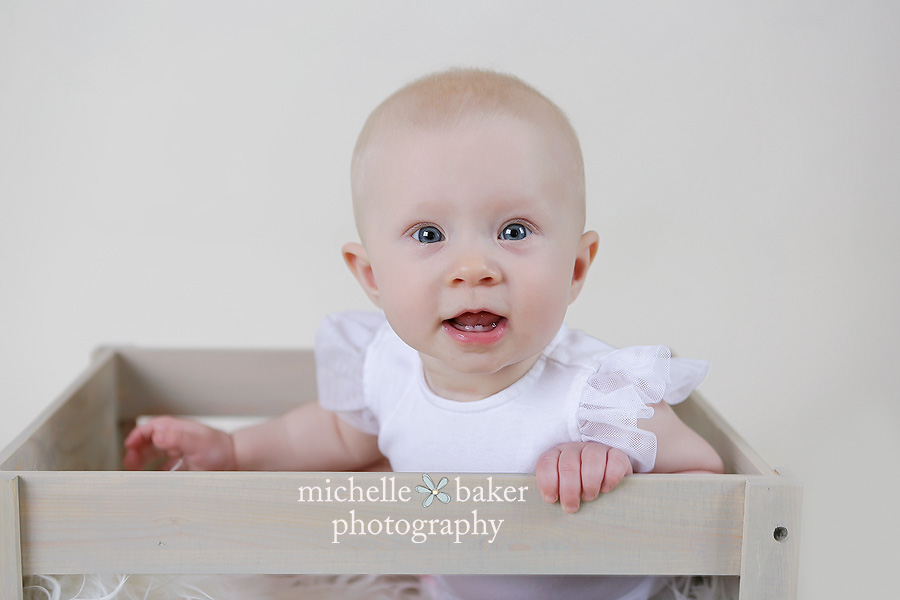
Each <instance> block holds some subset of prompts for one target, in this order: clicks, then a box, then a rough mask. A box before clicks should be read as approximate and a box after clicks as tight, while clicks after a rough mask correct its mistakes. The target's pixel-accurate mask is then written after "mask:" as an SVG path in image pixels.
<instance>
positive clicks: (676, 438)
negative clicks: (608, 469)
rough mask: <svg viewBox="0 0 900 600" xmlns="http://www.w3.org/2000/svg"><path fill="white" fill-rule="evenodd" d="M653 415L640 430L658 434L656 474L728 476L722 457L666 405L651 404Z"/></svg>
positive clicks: (660, 403)
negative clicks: (724, 474)
mask: <svg viewBox="0 0 900 600" xmlns="http://www.w3.org/2000/svg"><path fill="white" fill-rule="evenodd" d="M649 406H650V407H651V408H653V416H652V417H650V418H649V419H638V427H639V428H640V429H644V430H646V431H650V432H652V433H654V434H655V435H656V464H655V465H654V467H653V471H652V472H653V473H724V472H725V465H724V463H723V462H722V458H721V457H720V456H719V454H718V453H717V452H716V451H715V450H714V449H713V447H712V446H710V445H709V443H708V442H707V441H706V440H704V439H703V438H702V437H700V434H698V433H697V432H696V431H694V430H693V429H691V428H690V427H688V426H687V425H685V424H684V421H682V420H681V419H679V418H678V415H676V414H675V411H674V410H672V407H671V406H669V404H668V403H666V402H659V403H657V404H650V405H649Z"/></svg>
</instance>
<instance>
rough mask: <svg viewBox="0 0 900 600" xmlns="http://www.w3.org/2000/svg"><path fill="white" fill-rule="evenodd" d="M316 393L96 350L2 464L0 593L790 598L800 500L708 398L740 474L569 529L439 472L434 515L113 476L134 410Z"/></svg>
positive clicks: (252, 376) (574, 522) (243, 365)
mask: <svg viewBox="0 0 900 600" xmlns="http://www.w3.org/2000/svg"><path fill="white" fill-rule="evenodd" d="M315 389H316V388H315V369H314V364H313V356H312V352H311V351H308V350H271V351H269V350H159V349H140V348H132V347H123V348H103V349H100V350H98V351H97V352H96V353H95V355H94V360H93V361H92V364H91V365H90V366H89V368H87V369H86V371H85V372H84V373H83V374H82V375H81V376H80V377H79V378H78V379H77V380H76V381H75V382H74V383H73V384H72V385H71V386H70V387H69V388H68V389H67V390H66V391H65V392H64V393H63V395H62V396H61V397H60V398H59V399H58V400H57V401H56V402H55V403H53V404H52V406H50V407H49V408H48V409H47V410H46V411H45V412H44V413H43V414H42V415H41V416H40V417H39V418H38V419H36V420H35V422H34V423H33V424H31V426H29V427H28V428H27V429H26V430H25V431H24V432H23V433H22V434H21V435H20V436H19V437H18V438H17V439H16V440H15V441H14V442H13V443H12V444H10V445H9V446H8V447H7V448H6V449H5V450H3V452H2V453H0V533H2V537H0V544H2V546H0V552H2V553H0V598H4V599H6V598H21V597H22V585H21V581H22V576H23V574H24V575H29V574H49V573H53V574H67V573H135V574H138V573H145V574H150V573H157V574H160V573H397V572H403V573H470V574H477V573H566V574H570V573H571V574H575V573H582V574H589V573H592V574H656V575H681V574H692V575H733V576H740V597H741V598H742V599H744V600H750V599H760V600H772V599H779V598H785V599H792V598H795V597H796V586H797V563H798V548H799V533H800V527H799V525H800V501H801V488H800V486H799V485H798V483H797V482H796V481H794V480H791V479H790V478H787V477H784V476H782V475H780V474H779V473H777V472H776V471H775V470H773V469H772V468H771V467H769V466H768V465H767V464H766V463H765V461H763V460H762V459H761V458H760V457H759V455H758V454H757V453H756V452H754V451H753V450H752V449H751V448H750V447H749V446H748V445H747V444H746V443H745V442H744V441H743V440H742V439H741V438H740V437H739V436H738V435H737V434H736V433H735V431H734V430H733V429H732V428H731V427H729V426H728V424H726V423H725V422H724V421H723V420H722V419H721V418H720V417H719V416H718V415H717V414H716V413H715V411H713V410H712V408H711V407H710V406H709V404H708V403H707V402H706V401H704V400H703V398H702V397H700V396H698V395H696V394H695V395H693V396H692V397H691V398H689V399H688V400H687V401H685V402H684V403H682V404H681V405H679V406H678V407H676V408H677V412H678V413H679V414H680V416H681V418H682V419H684V420H685V421H686V422H687V423H688V424H689V425H690V426H691V427H693V428H694V429H695V430H696V431H698V432H699V433H700V434H701V435H703V436H704V437H705V438H706V439H707V440H709V442H710V443H711V444H712V445H713V446H714V447H715V448H716V450H717V451H718V452H719V454H720V455H721V456H722V457H723V459H724V460H725V465H726V469H727V471H728V474H726V475H634V476H631V477H628V478H626V480H625V481H623V483H622V484H621V485H620V486H619V487H618V488H617V489H616V490H615V492H613V493H611V494H607V495H604V496H602V497H601V498H599V499H598V500H595V501H593V502H589V503H587V504H586V505H583V507H582V508H581V510H579V512H578V513H576V514H574V515H569V514H565V513H563V511H561V510H560V509H559V507H558V506H554V505H548V504H546V503H545V502H543V501H542V500H541V498H540V496H539V494H538V492H537V488H536V485H535V480H534V477H533V476H525V475H509V474H495V475H482V474H477V475H473V474H453V473H431V475H432V476H434V478H435V481H437V478H438V477H441V476H446V477H448V478H449V480H450V483H449V484H448V486H447V487H446V488H445V489H446V490H448V491H450V492H451V496H454V498H453V500H452V501H451V502H450V503H448V504H442V503H439V502H435V503H434V504H433V505H432V506H430V507H427V508H426V507H423V506H422V502H421V500H422V498H423V496H422V495H420V494H418V493H417V492H415V491H414V488H415V486H416V485H421V484H422V483H423V481H422V474H420V473H295V472H266V473H260V472H222V473H209V472H206V473H201V472H172V473H170V472H125V471H121V470H119V469H120V459H121V454H122V451H121V440H122V432H123V431H128V430H129V429H130V428H131V427H132V426H133V424H134V422H135V419H136V418H137V417H138V416H140V415H154V414H175V415H273V416H274V415H277V414H281V413H283V412H285V411H287V410H289V409H290V408H292V407H294V406H295V405H296V404H297V403H298V402H306V401H310V400H313V399H314V398H315ZM350 478H352V482H351V480H350ZM341 486H343V487H344V491H343V492H342V493H340V494H339V493H337V492H339V491H340V487H341ZM354 486H355V487H356V488H359V490H356V489H354ZM391 487H393V489H394V490H395V494H394V495H393V496H392V495H391V494H390V493H389V492H388V490H389V489H390V488H391ZM402 487H406V488H407V490H408V491H407V493H406V494H405V495H402V494H400V495H398V494H397V493H396V490H397V489H398V488H402ZM300 488H304V491H303V492H301V491H300ZM315 488H318V489H319V490H321V491H322V493H323V494H328V490H329V489H332V491H334V492H335V496H334V497H332V498H331V500H332V501H330V502H329V501H325V500H326V499H327V498H326V497H325V496H324V495H323V501H321V502H317V501H313V500H314V497H313V496H311V495H310V494H312V493H313V491H314V490H315ZM348 488H349V493H351V494H355V496H352V499H353V500H354V501H352V502H350V501H347V497H346V494H347V493H348ZM370 488H371V489H373V490H375V491H369V490H370ZM462 488H466V490H469V491H470V494H469V498H468V499H467V500H468V501H463V500H464V496H465V494H464V493H463V489H462ZM477 488H481V489H482V490H484V491H485V492H486V493H485V495H484V496H483V497H482V498H481V500H482V501H480V502H476V501H475V499H476V498H475V493H476V490H477ZM507 488H509V489H510V490H514V491H512V492H509V491H507ZM520 488H527V489H525V490H521V489H520ZM409 490H413V491H409ZM491 490H494V492H495V493H494V494H493V495H491V494H490V493H489V492H490V491H491ZM497 490H499V491H497ZM366 494H368V495H369V496H368V499H367V498H366V497H365V496H366ZM338 498H343V499H344V500H345V501H343V502H340V501H338ZM359 498H362V501H360V500H359ZM301 499H302V500H303V501H302V502H301ZM473 511H475V513H474V514H473ZM501 519H502V523H501V524H500V525H499V527H500V529H499V530H498V531H497V532H496V533H495V534H494V535H493V539H491V536H490V535H489V534H490V533H492V532H493V529H492V528H493V527H494V524H490V523H489V522H490V521H491V520H493V521H494V523H497V522H499V521H500V520H501ZM389 520H390V521H391V522H392V523H393V525H394V530H393V532H391V530H390V528H391V524H390V523H388V521H389ZM479 520H480V521H483V522H484V530H485V535H479V534H480V533H481V523H480V522H479ZM464 521H467V522H470V523H471V524H470V525H469V526H470V528H472V527H474V528H476V529H475V531H474V532H473V533H472V534H471V535H470V534H465V535H456V536H455V535H454V534H453V532H454V526H452V525H453V524H454V523H455V531H456V532H459V531H461V530H462V529H463V522H464ZM342 522H344V523H346V530H347V531H346V532H345V533H343V534H342V535H340V536H338V535H337V531H338V530H340V529H341V528H343V527H344V525H342ZM376 522H378V523H380V525H379V527H378V528H376V524H375V523H376ZM401 522H405V523H407V529H406V534H401V531H400V530H401V529H403V527H402V526H401ZM417 522H422V523H426V522H427V524H425V525H422V527H423V528H424V527H430V529H428V530H426V533H428V536H427V541H424V542H421V543H417V542H416V541H414V539H413V535H412V532H413V530H414V528H415V527H416V523H417ZM435 522H436V523H437V524H434V523H435ZM446 523H450V524H451V525H446ZM357 525H359V526H357ZM445 527H446V529H445ZM376 529H378V530H379V531H376ZM441 531H448V532H450V533H449V534H447V535H443V534H441ZM351 532H355V533H351ZM360 532H364V533H360ZM429 532H430V533H429ZM417 539H420V540H421V538H417ZM548 557H552V560H547V559H548Z"/></svg>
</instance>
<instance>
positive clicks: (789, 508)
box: [740, 477, 802, 600]
mask: <svg viewBox="0 0 900 600" xmlns="http://www.w3.org/2000/svg"><path fill="white" fill-rule="evenodd" d="M744 501H745V509H744V533H743V550H742V556H741V582H740V599H741V600H793V599H794V598H796V597H797V574H798V568H799V562H800V511H801V503H802V488H801V487H800V485H799V484H798V483H797V482H796V481H793V480H791V479H788V478H785V477H770V478H754V479H748V480H747V490H746V493H745V500H744ZM779 528H780V529H779ZM776 529H779V531H778V534H777V535H776ZM783 536H786V537H783ZM779 538H781V539H779Z"/></svg>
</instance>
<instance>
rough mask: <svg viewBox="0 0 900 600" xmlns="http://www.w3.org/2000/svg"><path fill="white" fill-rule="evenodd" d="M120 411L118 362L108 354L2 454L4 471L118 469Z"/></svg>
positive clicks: (1, 464)
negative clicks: (117, 394) (117, 402)
mask: <svg viewBox="0 0 900 600" xmlns="http://www.w3.org/2000/svg"><path fill="white" fill-rule="evenodd" d="M116 412H117V411H116V358H115V356H114V354H113V353H112V352H105V353H102V354H100V355H99V356H98V357H97V360H95V361H94V362H93V363H92V364H91V365H89V366H88V368H87V369H86V370H85V371H84V373H82V375H81V376H79V377H78V378H77V379H76V380H75V381H74V382H73V383H72V385H70V386H69V387H68V388H67V389H66V391H64V392H63V393H62V394H61V395H60V396H59V398H57V399H56V401H54V402H53V403H52V404H51V405H50V406H49V407H48V408H47V409H46V410H45V411H44V412H42V413H41V414H40V415H39V416H38V417H37V418H36V419H35V420H34V421H33V422H32V423H31V424H30V425H29V426H28V427H27V428H26V429H25V431H23V432H22V433H21V434H20V435H19V436H18V437H17V438H16V439H15V440H13V441H12V442H11V443H10V444H9V446H7V447H6V448H5V449H3V450H2V451H0V471H26V470H57V471H59V470H87V469H91V470H106V469H116V468H118V466H119V462H120V458H119V457H120V454H121V452H120V448H119V436H118V426H117V423H116V421H117V416H116Z"/></svg>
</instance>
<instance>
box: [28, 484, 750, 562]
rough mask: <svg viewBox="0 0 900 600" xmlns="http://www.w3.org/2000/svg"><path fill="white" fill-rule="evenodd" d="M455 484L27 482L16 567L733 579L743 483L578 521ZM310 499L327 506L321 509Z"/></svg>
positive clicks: (641, 498)
mask: <svg viewBox="0 0 900 600" xmlns="http://www.w3.org/2000/svg"><path fill="white" fill-rule="evenodd" d="M433 475H435V477H434V479H433V480H434V481H435V482H438V480H439V479H438V478H439V476H438V475H437V474H433ZM447 476H448V480H449V481H448V484H447V485H446V486H444V488H442V489H443V490H445V491H447V492H448V493H449V494H450V495H451V501H450V502H449V503H447V504H444V503H442V502H440V501H437V500H436V501H434V502H433V503H432V504H431V505H430V506H429V507H427V508H426V507H424V506H423V498H424V497H425V496H424V495H422V494H420V493H419V492H417V491H415V486H417V485H422V484H423V478H422V475H421V474H411V473H78V474H68V473H29V474H26V476H25V483H24V485H23V486H21V487H22V490H23V492H22V494H21V496H22V511H21V514H22V548H23V568H24V571H25V573H26V574H33V573H48V572H52V573H84V572H89V573H94V572H97V573H118V572H128V573H228V572H236V573H348V572H349V573H382V572H406V573H449V572H455V573H550V572H553V573H607V574H641V573H644V574H654V573H656V574H679V573H698V574H732V575H736V574H738V573H739V570H740V548H741V533H742V515H743V505H744V502H743V490H744V479H742V478H740V477H737V476H727V475H726V476H712V475H706V476H704V475H682V476H678V475H636V476H633V477H630V478H628V479H626V480H625V481H624V482H623V483H622V484H621V485H620V487H619V488H617V489H616V491H615V492H613V493H610V494H605V495H603V496H602V497H601V498H599V499H598V500H595V501H593V502H590V503H587V504H586V505H585V506H584V507H583V508H582V509H581V510H580V511H579V512H578V513H576V514H574V515H570V514H566V513H563V511H562V510H560V508H559V506H558V505H548V504H546V503H544V502H543V501H542V500H541V498H540V496H539V494H538V491H537V489H536V486H535V480H534V478H533V477H527V476H515V475H492V476H488V475H477V476H475V475H471V474H468V475H459V476H458V477H459V479H458V480H457V479H456V477H457V476H456V475H450V474H447ZM351 479H352V482H351ZM341 486H343V487H344V489H343V491H341V490H340V489H339V488H340V487H341ZM354 486H356V488H357V489H356V491H354ZM301 488H304V490H305V491H301ZM402 488H406V492H405V494H406V496H405V497H404V492H403V491H402ZM462 488H466V490H467V492H465V491H463V489H462ZM479 488H480V489H481V490H482V492H481V493H482V496H481V501H478V500H476V498H477V496H476V494H477V493H478V492H476V490H477V489H479ZM520 488H527V489H520ZM315 489H318V490H319V492H318V493H319V494H323V496H322V497H323V498H324V497H325V496H324V495H326V494H331V496H330V498H331V500H330V501H325V500H322V501H317V500H316V499H315V494H316V493H317V492H316V491H315ZM329 489H330V490H331V491H330V492H329V491H327V490H329ZM348 490H349V491H348ZM391 490H393V491H391ZM491 490H493V493H491ZM467 494H468V495H467ZM520 494H521V495H520ZM348 497H352V498H357V499H359V498H366V500H351V501H347V498H348ZM520 497H521V501H520V500H519V498H520ZM339 498H343V499H344V501H339ZM498 498H499V499H500V500H499V501H498V500H497V499H498ZM301 500H302V501H301ZM464 530H465V531H464ZM391 531H393V533H390V532H391ZM416 532H418V534H422V535H417V533H416ZM547 556H554V557H555V558H556V559H557V560H553V561H547V560H546V557H547Z"/></svg>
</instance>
